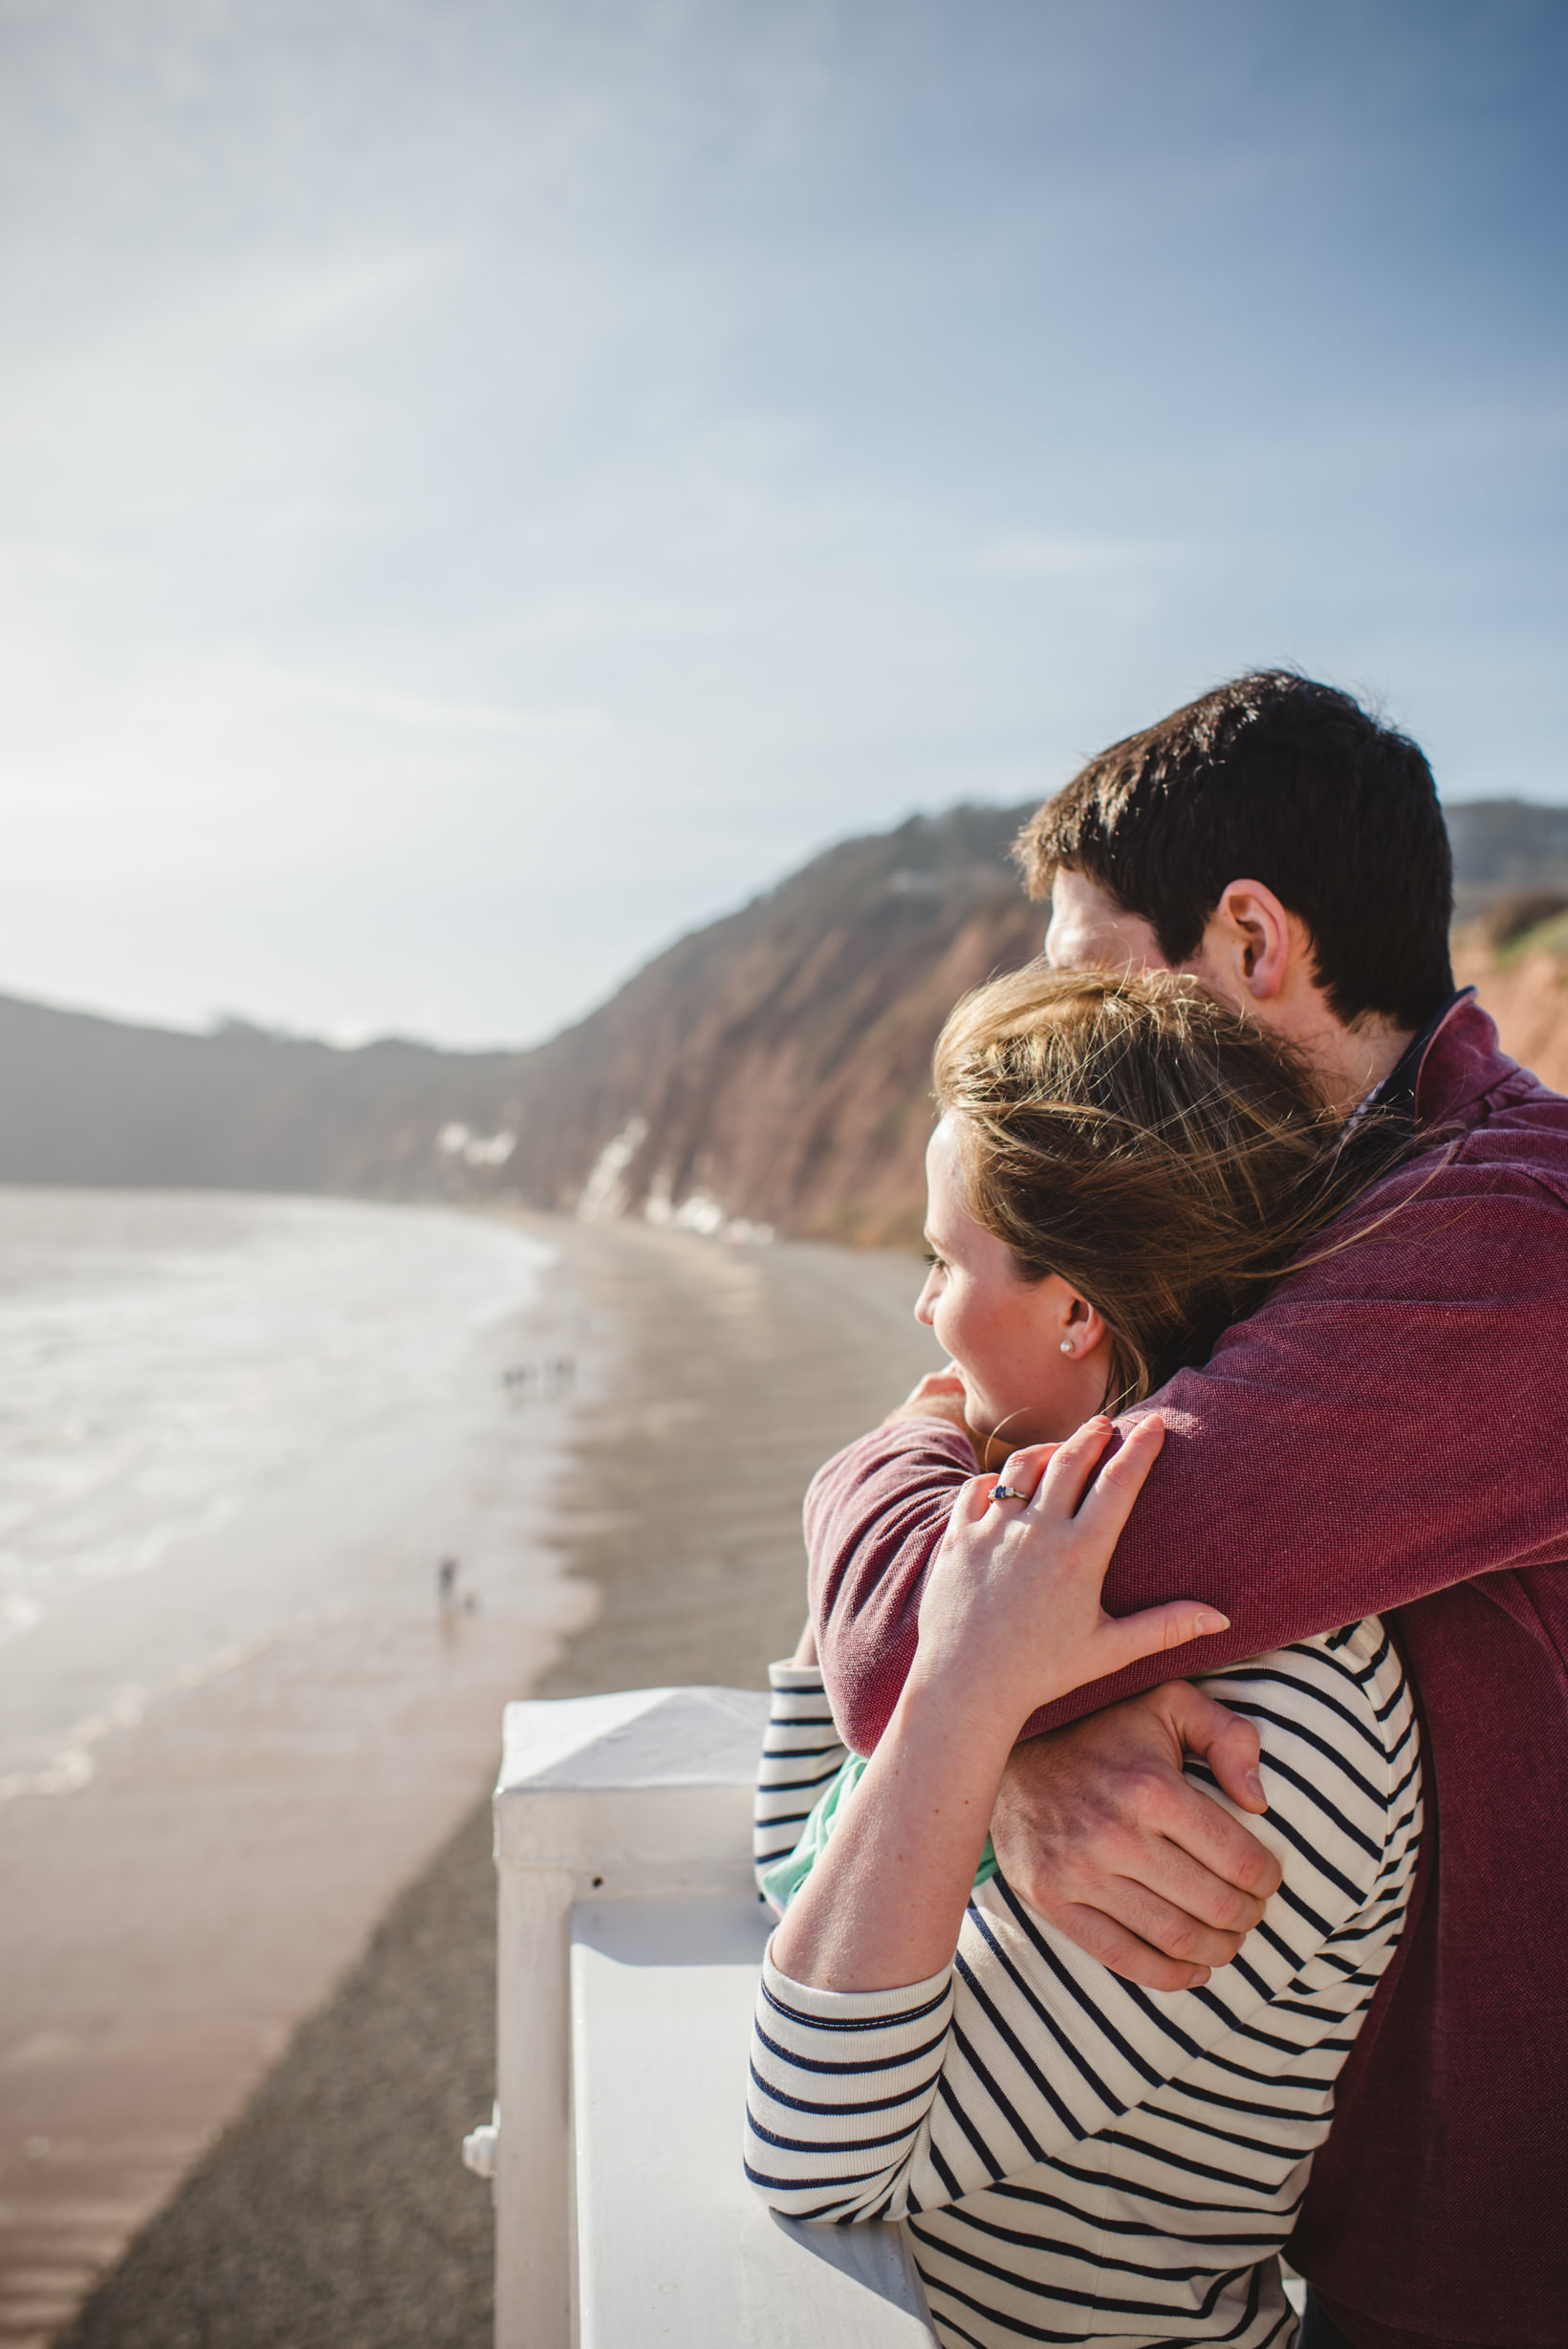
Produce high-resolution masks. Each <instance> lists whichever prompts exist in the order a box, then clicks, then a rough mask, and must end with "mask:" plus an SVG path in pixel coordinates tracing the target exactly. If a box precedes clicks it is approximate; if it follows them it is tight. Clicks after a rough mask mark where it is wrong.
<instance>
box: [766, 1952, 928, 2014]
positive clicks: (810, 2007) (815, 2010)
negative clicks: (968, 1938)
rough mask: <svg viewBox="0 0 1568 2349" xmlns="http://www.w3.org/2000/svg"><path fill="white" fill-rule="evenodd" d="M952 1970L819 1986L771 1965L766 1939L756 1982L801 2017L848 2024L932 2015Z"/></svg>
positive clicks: (771, 1999) (776, 2003)
mask: <svg viewBox="0 0 1568 2349" xmlns="http://www.w3.org/2000/svg"><path fill="white" fill-rule="evenodd" d="M952 1970H953V1969H952V1968H951V1967H950V1966H945V1967H944V1968H943V1969H942V1971H941V1972H940V1973H939V1974H927V1976H926V1980H925V1981H924V1982H910V1983H906V1984H904V1986H903V1987H902V1988H901V1989H898V1990H817V1989H816V1988H815V1987H814V1986H813V1985H812V1984H811V1983H809V1982H796V1981H795V1980H794V1979H793V1977H792V1976H791V1975H789V1974H787V1973H784V1972H783V1971H782V1970H781V1969H780V1968H778V1967H777V1966H775V1965H774V1964H773V1944H772V1943H771V1942H770V1943H769V1945H768V1953H767V1955H766V1957H765V1958H764V1959H763V1961H762V1987H763V1990H764V1991H765V1992H766V1993H767V1996H768V1999H769V2002H770V2004H772V2005H773V2006H774V2007H777V2008H781V2009H782V2010H783V2011H784V2012H785V2013H787V2014H790V2015H793V2016H798V2018H799V2019H800V2021H801V2022H803V2023H826V2024H829V2025H834V2024H837V2025H838V2027H839V2028H840V2029H841V2028H844V2027H846V2026H851V2025H854V2024H867V2023H870V2024H876V2023H911V2022H915V2021H917V2020H920V2019H923V2018H925V2017H926V2016H927V2015H934V2014H935V2012H936V2011H937V2009H938V2008H939V2007H941V2006H942V2005H943V2004H944V2003H945V2001H946V1999H947V1993H948V1991H949V1990H950V1988H951V1985H952Z"/></svg>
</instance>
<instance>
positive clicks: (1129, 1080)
mask: <svg viewBox="0 0 1568 2349" xmlns="http://www.w3.org/2000/svg"><path fill="white" fill-rule="evenodd" d="M934 1075H935V1079H936V1098H937V1101H938V1103H939V1105H940V1107H941V1109H942V1111H943V1113H944V1115H946V1116H947V1118H948V1119H949V1120H950V1121H951V1125H952V1130H953V1134H954V1138H955V1140H956V1142H957V1145H958V1150H959V1156H960V1162H961V1164H962V1166H963V1170H964V1178H965V1186H966V1193H967V1198H968V1204H969V1212H970V1214H971V1215H972V1216H973V1217H974V1219H975V1221H976V1222H977V1223H978V1224H980V1225H982V1226H983V1227H984V1228H985V1229H986V1230H988V1231H990V1232H992V1233H993V1234H994V1235H995V1237H996V1238H997V1239H999V1240H1002V1241H1004V1242H1005V1243H1006V1245H1007V1246H1008V1248H1009V1249H1011V1250H1012V1251H1013V1263H1014V1265H1015V1267H1016V1269H1017V1272H1018V1273H1019V1276H1020V1278H1022V1279H1024V1280H1042V1279H1044V1278H1045V1276H1046V1275H1047V1273H1050V1272H1056V1273H1059V1274H1060V1276H1061V1278H1062V1279H1063V1280H1065V1281H1066V1282H1067V1283H1068V1285H1069V1286H1070V1287H1071V1288H1073V1289H1075V1290H1077V1292H1078V1294H1079V1295H1080V1296H1082V1297H1085V1298H1086V1299H1087V1300H1088V1302H1089V1303H1090V1304H1091V1305H1093V1306H1095V1307H1096V1308H1097V1310H1098V1311H1099V1313H1100V1316H1101V1317H1102V1318H1103V1320H1104V1322H1105V1326H1106V1329H1107V1331H1108V1332H1109V1335H1110V1344H1111V1359H1110V1370H1109V1376H1108V1378H1107V1381H1106V1391H1105V1402H1106V1404H1107V1405H1108V1406H1110V1407H1113V1408H1117V1409H1122V1408H1124V1407H1125V1406H1126V1405H1127V1404H1129V1403H1138V1402H1141V1401H1142V1400H1143V1397H1144V1396H1145V1395H1147V1394H1148V1393H1149V1392H1150V1390H1151V1389H1152V1388H1153V1387H1155V1386H1158V1385H1161V1384H1163V1383H1164V1381H1165V1380H1166V1379H1168V1378H1169V1377H1170V1376H1171V1375H1172V1373H1173V1372H1174V1371H1176V1370H1178V1369H1179V1368H1181V1366H1182V1365H1183V1364H1184V1363H1187V1362H1199V1361H1202V1360H1204V1359H1206V1358H1207V1356H1208V1354H1209V1349H1210V1347H1211V1346H1212V1345H1213V1343H1214V1340H1215V1339H1216V1338H1218V1336H1219V1334H1220V1332H1221V1331H1222V1330H1223V1329H1225V1328H1226V1327H1227V1326H1228V1324H1229V1323H1230V1322H1231V1321H1234V1320H1235V1319H1236V1318H1237V1317H1238V1316H1240V1315H1242V1314H1245V1313H1247V1312H1249V1311H1250V1310H1251V1309H1252V1305H1253V1304H1255V1303H1256V1301H1257V1298H1258V1295H1259V1294H1260V1288H1261V1285H1262V1284H1263V1283H1266V1282H1267V1281H1269V1280H1270V1279H1272V1278H1273V1277H1274V1275H1275V1274H1277V1273H1278V1272H1280V1271H1281V1270H1282V1269H1283V1267H1284V1265H1285V1264H1286V1262H1287V1260H1288V1259H1289V1258H1290V1257H1291V1256H1292V1255H1294V1254H1295V1253H1296V1251H1298V1250H1299V1249H1300V1248H1301V1247H1302V1246H1303V1244H1304V1243H1305V1242H1306V1241H1307V1240H1309V1239H1310V1238H1311V1237H1312V1235H1313V1234H1314V1233H1315V1232H1317V1231H1318V1230H1320V1229H1322V1227H1323V1226H1324V1225H1325V1224H1327V1223H1328V1222H1329V1221H1330V1220H1331V1219H1332V1218H1333V1217H1334V1216H1336V1215H1337V1214H1339V1211H1340V1209H1341V1208H1342V1207H1346V1206H1348V1205H1349V1203H1350V1201H1351V1200H1352V1199H1353V1198H1354V1197H1355V1196H1356V1195H1357V1193H1358V1192H1359V1191H1361V1190H1362V1189H1363V1188H1364V1187H1365V1185H1367V1183H1368V1182H1370V1181H1372V1180H1375V1179H1376V1177H1377V1176H1378V1175H1379V1174H1381V1173H1383V1172H1384V1171H1386V1170H1387V1169H1388V1168H1389V1167H1390V1166H1392V1165H1394V1164H1397V1163H1398V1162H1399V1161H1400V1160H1401V1159H1403V1158H1405V1157H1406V1156H1408V1154H1409V1151H1410V1148H1411V1145H1412V1129H1411V1125H1410V1122H1409V1120H1406V1119H1404V1118H1395V1117H1383V1116H1380V1115H1378V1114H1377V1113H1368V1114H1364V1115H1363V1116H1362V1117H1361V1119H1360V1120H1357V1122H1356V1124H1355V1126H1354V1127H1353V1128H1352V1129H1351V1132H1350V1134H1349V1135H1348V1137H1347V1134H1346V1129H1345V1127H1344V1125H1343V1123H1342V1122H1341V1121H1340V1120H1339V1119H1337V1118H1335V1117H1333V1116H1331V1114H1330V1113H1329V1112H1328V1111H1327V1110H1326V1109H1325V1108H1324V1106H1323V1104H1322V1101H1321V1099H1320V1098H1319V1096H1318V1093H1317V1091H1316V1090H1315V1088H1314V1085H1313V1081H1312V1076H1311V1072H1310V1069H1309V1068H1308V1066H1307V1064H1306V1062H1305V1061H1304V1060H1303V1059H1302V1057H1301V1055H1300V1054H1299V1053H1297V1052H1296V1051H1295V1050H1294V1049H1293V1048H1292V1047H1291V1046H1290V1045H1289V1044H1287V1043H1285V1042H1284V1041H1283V1039H1281V1038H1280V1037H1277V1036H1274V1035H1272V1034H1270V1033H1267V1032H1266V1031H1264V1030H1262V1029H1260V1028H1257V1027H1255V1026H1253V1025H1252V1023H1251V1022H1250V1021H1248V1020H1247V1019H1245V1018H1244V1017H1243V1016H1242V1015H1241V1014H1240V1013H1238V1012H1235V1011H1229V1010H1227V1009H1226V1008H1225V1007H1224V1006H1223V1005H1221V1004H1219V1003H1217V1002H1216V1001H1215V1000H1214V998H1213V997H1212V996H1211V995H1209V994H1208V993H1206V992H1205V990H1203V989H1202V988H1201V987H1199V986H1198V985H1197V984H1196V982H1195V981H1193V980H1190V979H1185V978H1180V977H1176V976H1173V975H1170V974H1167V973H1163V972H1152V971H1150V972H1136V971H1129V972H1125V973H1110V972H1105V971H1056V970H1052V969H1051V968H1049V967H1048V966H1047V965H1046V964H1044V963H1032V964H1030V965H1028V966H1027V968H1024V969H1022V970H1018V971H1013V972H1012V973H1010V974H1009V975H1008V976H1007V977H1006V978H1001V979H994V980H992V981H991V985H990V986H989V987H982V988H980V989H978V990H976V992H975V993H973V994H971V995H969V996H967V997H966V998H965V1000H964V1001H963V1002H962V1003H961V1004H959V1006H958V1007H957V1009H956V1010H955V1011H953V1013H952V1014H951V1016H950V1017H949V1019H948V1021H947V1026H946V1027H945V1028H944V1029H943V1031H942V1033H941V1035H940V1037H939V1038H938V1039H937V1046H936V1055H935V1061H934Z"/></svg>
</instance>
